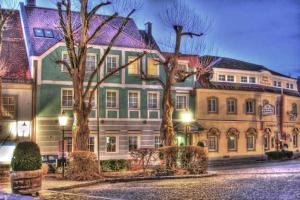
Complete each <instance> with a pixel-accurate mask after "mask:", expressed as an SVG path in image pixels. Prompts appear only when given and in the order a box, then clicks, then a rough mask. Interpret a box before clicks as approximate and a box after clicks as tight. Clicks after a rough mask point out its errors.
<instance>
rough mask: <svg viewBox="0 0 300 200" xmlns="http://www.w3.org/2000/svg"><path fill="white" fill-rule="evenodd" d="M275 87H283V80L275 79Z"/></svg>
mask: <svg viewBox="0 0 300 200" xmlns="http://www.w3.org/2000/svg"><path fill="white" fill-rule="evenodd" d="M273 86H274V87H281V81H273Z"/></svg>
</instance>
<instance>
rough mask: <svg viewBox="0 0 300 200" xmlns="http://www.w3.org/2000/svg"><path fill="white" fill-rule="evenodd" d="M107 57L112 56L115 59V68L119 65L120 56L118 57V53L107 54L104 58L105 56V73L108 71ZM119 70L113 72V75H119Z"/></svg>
mask: <svg viewBox="0 0 300 200" xmlns="http://www.w3.org/2000/svg"><path fill="white" fill-rule="evenodd" d="M108 57H114V58H116V61H117V63H116V64H117V67H116V69H118V68H119V67H120V58H119V55H115V54H109V55H107V56H106V58H105V74H107V73H108V72H107V58H108ZM120 71H121V70H120ZM120 71H118V72H116V73H114V75H119V74H120Z"/></svg>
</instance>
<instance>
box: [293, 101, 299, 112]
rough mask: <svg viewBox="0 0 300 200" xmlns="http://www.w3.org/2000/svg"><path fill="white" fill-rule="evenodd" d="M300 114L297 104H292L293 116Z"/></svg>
mask: <svg viewBox="0 0 300 200" xmlns="http://www.w3.org/2000/svg"><path fill="white" fill-rule="evenodd" d="M297 113H298V108H297V104H296V103H293V104H292V114H297Z"/></svg>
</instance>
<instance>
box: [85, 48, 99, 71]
mask: <svg viewBox="0 0 300 200" xmlns="http://www.w3.org/2000/svg"><path fill="white" fill-rule="evenodd" d="M87 56H94V57H95V60H94V61H95V68H94V70H95V69H96V68H97V54H96V53H87ZM94 70H92V71H87V68H86V67H85V71H86V73H93V71H94Z"/></svg>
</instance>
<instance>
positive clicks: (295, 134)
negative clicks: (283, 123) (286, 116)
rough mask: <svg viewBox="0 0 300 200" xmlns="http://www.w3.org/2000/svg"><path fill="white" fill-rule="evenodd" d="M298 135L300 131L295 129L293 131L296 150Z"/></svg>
mask: <svg viewBox="0 0 300 200" xmlns="http://www.w3.org/2000/svg"><path fill="white" fill-rule="evenodd" d="M298 133H299V129H298V128H294V130H293V147H294V148H297V147H298Z"/></svg>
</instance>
